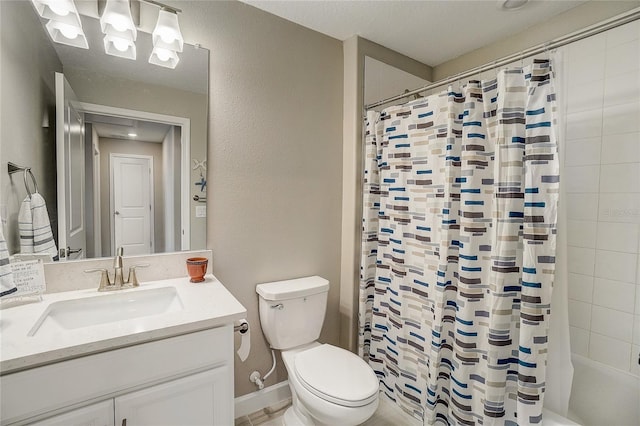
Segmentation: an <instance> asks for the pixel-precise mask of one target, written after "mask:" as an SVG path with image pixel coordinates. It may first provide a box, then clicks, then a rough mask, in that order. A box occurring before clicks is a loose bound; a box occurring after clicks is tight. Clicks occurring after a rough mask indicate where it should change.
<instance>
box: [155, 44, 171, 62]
mask: <svg viewBox="0 0 640 426" xmlns="http://www.w3.org/2000/svg"><path fill="white" fill-rule="evenodd" d="M156 56H157V57H158V59H160V60H161V61H162V62H166V61H168V60H169V59H170V58H171V52H170V51H169V50H167V49H162V48H159V47H158V48H156Z"/></svg>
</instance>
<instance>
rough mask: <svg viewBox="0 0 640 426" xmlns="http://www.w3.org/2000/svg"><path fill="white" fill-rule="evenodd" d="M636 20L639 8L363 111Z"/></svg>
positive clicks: (372, 105)
mask: <svg viewBox="0 0 640 426" xmlns="http://www.w3.org/2000/svg"><path fill="white" fill-rule="evenodd" d="M637 19H640V8H635V9H632V10H630V11H628V12H625V13H623V14H620V15H617V16H614V17H613V18H610V19H607V20H605V21H602V22H600V23H598V24H595V25H592V26H590V27H587V28H585V29H582V30H579V31H576V32H573V33H571V34H568V35H565V36H562V37H560V38H557V39H554V40H551V41H549V42H546V43H542V44H539V45H537V46H533V47H530V48H527V49H524V50H522V51H520V52H518V53H514V54H511V55H508V56H504V57H502V58H500V59H496V60H495V61H491V62H489V63H486V64H484V65H480V66H477V67H475V68H471V69H469V70H467V71H464V72H461V73H458V74H455V75H453V76H449V77H447V78H444V79H442V80H439V81H436V82H435V83H431V84H428V85H426V86H424V87H421V88H419V89H415V90H411V91H406V92H405V93H402V94H401V95H396V96H392V97H390V98H387V99H383V100H381V101H378V102H374V103H371V104H369V105H365V107H364V109H365V110H369V109H371V108H375V107H377V106H380V105H384V104H387V103H389V102H393V101H397V100H400V99H404V98H407V97H410V96H413V95H417V94H419V93H420V92H424V91H427V90H431V89H434V88H436V87H439V86H443V85H445V84H449V83H452V82H454V81H457V80H460V79H463V78H467V77H471V76H473V75H476V74H479V73H482V72H484V71H489V70H492V69H495V68H499V67H501V66H504V65H507V64H509V63H511V62H513V61H516V60H519V59H524V58H527V57H529V56H533V55H538V54H540V53H543V52H548V51H549V50H552V49H557V48H559V47H562V46H565V45H567V44H569V43H574V42H576V41H579V40H582V39H584V38H587V37H591V36H593V35H596V34H600V33H602V32H604V31H607V30H610V29H612V28H616V27H619V26H621V25H624V24H628V23H629V22H632V21H635V20H637Z"/></svg>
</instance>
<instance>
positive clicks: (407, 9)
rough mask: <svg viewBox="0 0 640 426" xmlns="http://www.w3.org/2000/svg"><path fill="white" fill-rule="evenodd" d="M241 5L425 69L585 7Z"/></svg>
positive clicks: (314, 0)
mask: <svg viewBox="0 0 640 426" xmlns="http://www.w3.org/2000/svg"><path fill="white" fill-rule="evenodd" d="M241 1H243V2H244V3H247V4H250V5H252V6H254V7H257V8H259V9H262V10H264V11H266V12H269V13H271V14H274V15H277V16H280V17H282V18H284V19H287V20H289V21H292V22H295V23H297V24H300V25H302V26H304V27H307V28H310V29H312V30H315V31H318V32H320V33H323V34H326V35H328V36H330V37H333V38H336V39H338V40H342V41H344V40H346V39H349V38H351V37H353V36H354V35H359V36H361V37H364V38H366V39H368V40H370V41H373V42H375V43H378V44H381V45H383V46H385V47H387V48H389V49H392V50H395V51H396V52H399V53H402V54H404V55H406V56H409V57H411V58H413V59H416V60H418V61H420V62H422V63H424V64H427V65H430V66H436V65H439V64H441V63H443V62H446V61H448V60H450V59H454V58H456V57H458V56H460V55H463V54H465V53H468V52H470V51H472V50H475V49H478V48H480V47H483V46H486V45H489V44H492V43H494V42H496V41H498V40H501V39H503V38H505V37H509V36H510V35H513V34H517V33H519V32H521V31H523V30H525V29H526V28H528V27H530V26H532V25H535V24H538V23H541V22H544V21H546V20H547V19H549V18H551V17H553V16H555V15H558V14H560V13H562V12H564V11H566V10H569V9H571V8H573V7H576V6H578V5H580V4H582V3H585V1H578V0H569V1H567V0H531V1H530V2H529V4H527V5H526V6H525V7H523V8H522V9H520V10H515V11H503V10H501V9H500V7H499V3H498V1H497V0H475V1H469V0H467V1H464V0H446V1H445V0H414V1H410V0H393V1H371V0H365V1H346V0H343V1H326V0H325V1H318V0H298V1H291V0H289V1H282V0H241Z"/></svg>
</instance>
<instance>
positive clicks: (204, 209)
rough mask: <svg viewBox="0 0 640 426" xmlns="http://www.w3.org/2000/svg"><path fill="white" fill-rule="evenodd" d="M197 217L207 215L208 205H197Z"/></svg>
mask: <svg viewBox="0 0 640 426" xmlns="http://www.w3.org/2000/svg"><path fill="white" fill-rule="evenodd" d="M196 217H207V206H196Z"/></svg>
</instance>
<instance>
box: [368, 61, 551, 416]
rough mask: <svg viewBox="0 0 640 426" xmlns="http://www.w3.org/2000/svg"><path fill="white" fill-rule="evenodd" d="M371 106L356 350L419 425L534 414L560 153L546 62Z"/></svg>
mask: <svg viewBox="0 0 640 426" xmlns="http://www.w3.org/2000/svg"><path fill="white" fill-rule="evenodd" d="M460 91H461V93H458V92H457V91H455V90H453V88H449V90H447V91H446V92H442V93H440V94H436V95H431V96H428V97H426V98H422V99H418V100H416V101H413V102H411V103H408V104H404V105H401V106H393V107H389V108H387V109H385V110H384V111H382V113H377V112H375V111H369V112H368V113H367V117H366V122H365V126H366V131H365V145H366V148H365V149H366V153H365V182H364V215H363V216H364V217H363V240H362V259H361V278H360V313H359V326H360V336H359V337H360V341H359V350H360V355H361V356H363V357H364V359H365V360H367V361H368V362H369V363H370V365H371V366H372V368H373V369H374V370H375V372H376V374H377V375H378V377H379V379H380V382H381V389H382V391H383V392H384V393H385V394H386V395H387V396H388V397H389V398H391V399H392V400H394V401H396V403H397V404H398V405H400V406H401V407H402V408H403V409H404V410H405V411H407V412H409V413H411V414H412V415H413V416H414V417H416V418H418V419H423V421H424V424H459V425H480V424H482V425H487V424H504V425H516V424H520V425H524V424H536V423H540V422H541V417H542V404H543V396H544V391H545V363H546V358H547V339H548V323H549V313H550V301H551V291H552V285H553V277H554V270H555V246H556V216H557V211H556V207H557V201H558V188H559V161H558V154H557V146H556V137H555V130H556V129H555V127H556V124H555V119H554V114H555V92H554V88H553V73H552V70H551V66H550V63H549V61H546V60H536V61H534V63H533V65H532V66H531V67H528V68H517V69H508V70H502V71H500V72H499V74H498V76H497V78H495V79H493V80H488V81H482V82H478V81H471V82H469V83H468V84H467V85H465V86H464V87H463V88H462V89H461V90H460Z"/></svg>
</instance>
